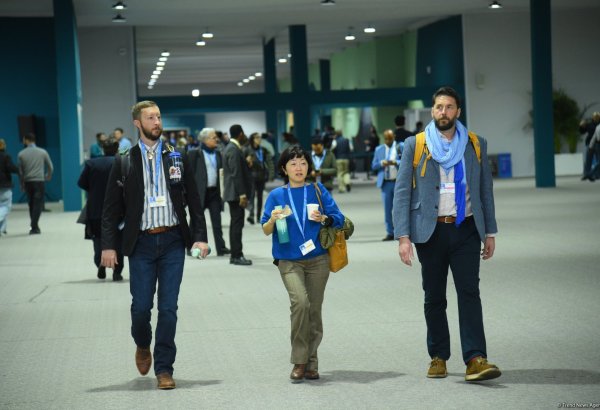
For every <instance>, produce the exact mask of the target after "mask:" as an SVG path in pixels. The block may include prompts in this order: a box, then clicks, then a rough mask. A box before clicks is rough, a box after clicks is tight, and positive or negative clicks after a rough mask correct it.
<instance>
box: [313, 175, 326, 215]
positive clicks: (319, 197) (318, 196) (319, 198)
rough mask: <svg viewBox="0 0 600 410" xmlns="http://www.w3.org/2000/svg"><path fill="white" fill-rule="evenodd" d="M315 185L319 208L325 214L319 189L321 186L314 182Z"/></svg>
mask: <svg viewBox="0 0 600 410" xmlns="http://www.w3.org/2000/svg"><path fill="white" fill-rule="evenodd" d="M313 185H314V186H315V191H317V201H319V206H320V207H321V209H322V210H323V213H325V208H323V202H321V190H320V189H319V185H317V183H316V182H313Z"/></svg>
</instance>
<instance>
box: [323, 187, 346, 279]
mask: <svg viewBox="0 0 600 410" xmlns="http://www.w3.org/2000/svg"><path fill="white" fill-rule="evenodd" d="M314 186H315V190H316V191H317V200H318V201H319V206H320V207H321V209H322V210H323V213H324V212H325V208H323V203H322V202H321V190H320V189H319V186H318V185H317V184H316V183H314ZM347 222H348V227H351V230H352V232H353V231H354V224H353V223H352V221H350V219H348V218H345V220H344V228H346V225H347ZM344 228H342V229H338V228H334V227H333V226H323V227H321V230H320V231H319V242H321V246H322V247H323V248H324V249H327V252H328V253H329V270H330V271H331V272H337V271H339V270H341V269H343V268H344V267H345V266H346V265H348V248H347V246H346V235H348V236H347V237H350V235H352V232H349V230H346V231H345V230H344ZM347 229H348V228H347Z"/></svg>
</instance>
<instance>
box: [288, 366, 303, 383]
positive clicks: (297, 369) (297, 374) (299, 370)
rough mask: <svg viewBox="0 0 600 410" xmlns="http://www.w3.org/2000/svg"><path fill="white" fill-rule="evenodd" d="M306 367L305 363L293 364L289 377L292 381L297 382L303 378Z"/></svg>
mask: <svg viewBox="0 0 600 410" xmlns="http://www.w3.org/2000/svg"><path fill="white" fill-rule="evenodd" d="M305 368H306V365H305V364H295V365H294V368H293V369H292V373H291V374H290V379H292V382H294V383H298V382H299V381H302V380H303V379H304V369H305Z"/></svg>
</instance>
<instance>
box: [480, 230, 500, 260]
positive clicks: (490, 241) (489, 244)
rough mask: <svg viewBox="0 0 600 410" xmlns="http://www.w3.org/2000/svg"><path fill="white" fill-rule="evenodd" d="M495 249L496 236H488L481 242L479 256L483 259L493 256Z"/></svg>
mask: <svg viewBox="0 0 600 410" xmlns="http://www.w3.org/2000/svg"><path fill="white" fill-rule="evenodd" d="M495 249H496V238H494V237H492V236H488V237H487V238H485V242H484V243H483V249H482V250H481V256H482V258H481V259H483V260H484V261H485V260H488V259H490V258H491V257H492V256H494V250H495Z"/></svg>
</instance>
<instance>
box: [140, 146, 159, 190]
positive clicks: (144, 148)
mask: <svg viewBox="0 0 600 410" xmlns="http://www.w3.org/2000/svg"><path fill="white" fill-rule="evenodd" d="M140 146H141V148H142V154H143V157H145V158H146V159H147V160H148V162H146V161H144V164H146V168H147V169H148V174H149V175H150V184H151V185H154V191H155V192H156V196H158V177H159V175H160V162H161V158H162V141H160V142H159V143H158V148H157V149H156V151H155V152H154V155H155V157H156V163H155V169H156V171H155V172H154V183H152V168H150V165H151V164H152V161H151V160H150V159H148V155H147V154H146V144H144V143H143V142H141V141H140Z"/></svg>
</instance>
